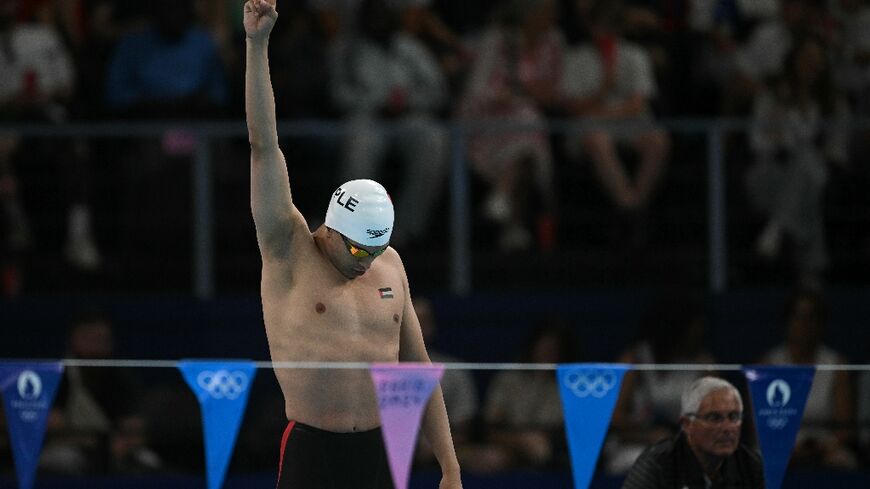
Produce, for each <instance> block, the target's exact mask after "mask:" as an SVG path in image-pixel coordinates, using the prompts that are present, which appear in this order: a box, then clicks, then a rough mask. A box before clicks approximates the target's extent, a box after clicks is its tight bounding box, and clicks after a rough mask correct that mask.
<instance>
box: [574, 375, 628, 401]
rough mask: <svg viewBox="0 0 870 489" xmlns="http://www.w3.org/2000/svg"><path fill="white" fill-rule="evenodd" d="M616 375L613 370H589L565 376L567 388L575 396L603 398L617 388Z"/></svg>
mask: <svg viewBox="0 0 870 489" xmlns="http://www.w3.org/2000/svg"><path fill="white" fill-rule="evenodd" d="M616 382H617V379H616V374H615V373H614V372H613V370H600V369H587V370H579V371H576V372H571V373H569V374H568V375H566V376H565V380H564V384H565V387H567V388H568V389H570V390H571V392H573V393H574V395H575V396H577V397H579V398H581V399H582V398H586V397H589V396H592V397H595V398H598V399H600V398H602V397H604V396H606V395H607V393H608V392H610V391H611V390H612V389H613V388H614V387H616Z"/></svg>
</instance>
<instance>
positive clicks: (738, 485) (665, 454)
mask: <svg viewBox="0 0 870 489" xmlns="http://www.w3.org/2000/svg"><path fill="white" fill-rule="evenodd" d="M622 489H764V473H763V469H762V466H761V457H759V456H758V454H757V453H756V452H755V451H754V450H751V449H750V448H748V447H747V446H745V445H743V444H741V445H740V446H738V448H737V450H736V451H735V452H734V454H733V455H731V456H730V457H728V458H727V459H725V461H724V462H723V463H722V466H721V467H720V468H719V475H718V476H717V477H716V478H715V480H713V481H710V483H708V481H707V480H706V479H705V477H704V471H703V470H702V469H701V464H700V463H698V459H696V458H695V454H694V453H692V450H691V449H690V448H689V444H688V443H687V442H686V435H685V434H684V433H682V432H680V433H679V434H677V435H676V436H675V437H673V438H666V439H664V440H662V441H660V442H658V443H656V444H655V445H653V446H651V447H649V448H647V449H646V450H645V451H644V452H643V453H642V454H641V455H640V457H638V459H637V460H636V461H635V462H634V465H633V466H632V467H631V470H629V471H628V476H626V478H625V482H624V483H623V484H622Z"/></svg>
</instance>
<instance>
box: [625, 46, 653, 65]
mask: <svg viewBox="0 0 870 489" xmlns="http://www.w3.org/2000/svg"><path fill="white" fill-rule="evenodd" d="M619 54H620V55H621V56H624V57H625V58H626V60H628V61H631V62H635V63H637V62H643V63H646V62H647V61H648V60H649V54H648V53H647V51H646V49H644V48H643V47H641V46H640V45H638V44H635V43H633V42H631V41H621V42H620V43H619Z"/></svg>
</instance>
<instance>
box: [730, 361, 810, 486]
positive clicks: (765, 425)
mask: <svg viewBox="0 0 870 489" xmlns="http://www.w3.org/2000/svg"><path fill="white" fill-rule="evenodd" d="M743 370H744V374H745V375H746V380H748V381H749V393H750V395H751V396H752V408H753V410H754V411H755V429H756V430H757V432H758V444H759V446H760V447H761V455H762V459H763V462H764V480H765V487H766V488H767V489H779V488H780V487H781V486H782V480H783V478H784V477H785V470H786V468H787V467H788V460H789V458H791V451H792V449H793V448H794V442H795V438H796V437H797V432H798V429H799V428H800V425H801V419H803V415H804V406H805V405H806V403H807V397H808V396H809V394H810V388H811V387H812V385H813V376H814V375H815V372H816V369H815V367H812V366H801V367H798V366H788V367H783V366H766V365H753V366H749V367H746V368H744V369H743Z"/></svg>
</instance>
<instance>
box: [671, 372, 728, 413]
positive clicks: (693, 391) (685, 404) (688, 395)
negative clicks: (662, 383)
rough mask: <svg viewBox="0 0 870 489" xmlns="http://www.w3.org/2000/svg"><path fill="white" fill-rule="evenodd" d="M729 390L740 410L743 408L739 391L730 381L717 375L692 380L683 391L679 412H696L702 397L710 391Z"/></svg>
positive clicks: (702, 399)
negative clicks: (735, 398) (735, 397)
mask: <svg viewBox="0 0 870 489" xmlns="http://www.w3.org/2000/svg"><path fill="white" fill-rule="evenodd" d="M723 389H725V390H730V391H731V392H733V393H734V395H735V396H737V402H738V403H739V404H740V410H741V411H742V410H743V398H742V397H740V391H738V390H737V388H736V387H734V385H733V384H731V382H728V381H727V380H725V379H720V378H719V377H709V376H708V377H701V378H700V379H698V380H696V381H694V382H692V385H690V386H689V388H688V389H686V390H685V391H683V398H682V405H681V407H680V414H681V415H683V416H685V415H687V414H692V413H697V412H698V408H700V407H701V402H703V401H704V398H705V397H707V396H709V395H710V394H711V393H713V392H716V391H718V390H723Z"/></svg>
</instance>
